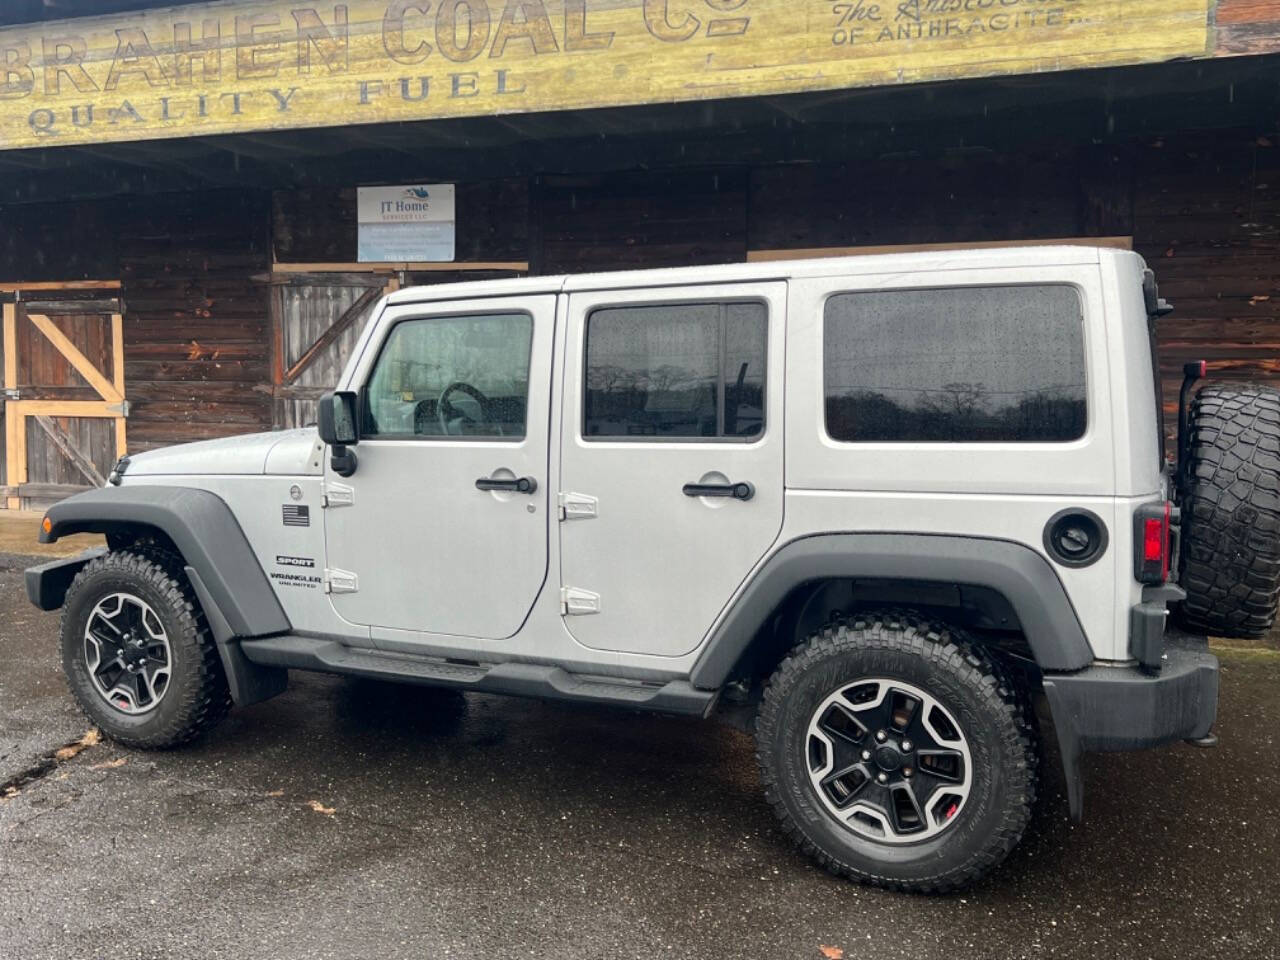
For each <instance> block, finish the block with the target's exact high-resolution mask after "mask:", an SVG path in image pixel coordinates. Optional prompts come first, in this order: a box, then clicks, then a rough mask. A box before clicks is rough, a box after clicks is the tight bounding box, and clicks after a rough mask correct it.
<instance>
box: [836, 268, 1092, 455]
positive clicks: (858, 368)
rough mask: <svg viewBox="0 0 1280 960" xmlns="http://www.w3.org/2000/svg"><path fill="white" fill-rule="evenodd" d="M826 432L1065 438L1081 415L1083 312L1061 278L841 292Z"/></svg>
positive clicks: (885, 437) (943, 438)
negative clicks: (1033, 282)
mask: <svg viewBox="0 0 1280 960" xmlns="http://www.w3.org/2000/svg"><path fill="white" fill-rule="evenodd" d="M824 321H825V324H824V331H823V376H824V393H825V401H826V422H827V433H828V435H829V436H831V437H832V439H835V440H842V441H846V442H850V443H859V442H861V443H869V442H899V441H901V442H910V441H916V442H951V443H963V442H970V443H972V442H1064V441H1069V440H1076V439H1079V438H1080V437H1082V436H1083V435H1084V432H1085V428H1086V425H1087V411H1086V405H1085V393H1086V390H1085V362H1084V314H1083V308H1082V306H1081V301H1080V296H1079V294H1078V293H1077V292H1076V290H1075V289H1074V288H1073V287H1070V286H1065V285H1061V284H1055V285H1048V284H1046V285H1039V286H1036V285H1028V286H1009V287H953V288H950V289H941V290H886V291H866V292H859V293H842V294H837V295H835V296H833V297H831V298H830V299H829V300H828V301H827V304H826V309H825V317H824Z"/></svg>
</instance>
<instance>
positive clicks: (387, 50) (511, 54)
mask: <svg viewBox="0 0 1280 960" xmlns="http://www.w3.org/2000/svg"><path fill="white" fill-rule="evenodd" d="M1208 6H1209V0H839V2H834V0H412V2H410V0H396V2H390V3H389V2H385V0H381V2H375V0H351V2H348V3H337V4H330V3H324V4H306V3H281V2H273V0H261V2H243V0H242V2H230V3H210V4H193V5H187V6H180V7H171V8H168V9H165V10H155V11H149V12H145V13H137V14H121V15H116V16H105V17H95V18H85V19H77V20H66V21H61V22H55V23H44V24H36V25H32V26H27V27H16V28H12V29H8V30H4V31H0V149H12V148H15V147H30V146H47V145H51V144H73V143H85V142H91V141H104V140H139V139H149V138H156V137H181V136H197V135H206V134H214V133H232V132H239V131H249V130H271V129H286V128H291V127H317V126H334V125H340V124H357V123H373V122H382V121H394V120H419V119H424V118H430V117H449V116H464V115H474V114H493V113H517V112H526V111H534V110H557V109H564V108H574V107H597V106H613V105H622V104H635V103H655V102H669V101H673V100H697V99H707V98H715V97H731V96H744V95H750V94H776V93H790V92H795V91H802V90H825V89H832V88H838V87H858V86H874V85H881V84H897V83H910V82H915V81H921V80H938V79H944V78H952V77H973V76H984V75H993V74H1011V73H1024V72H1033V71H1044V70H1064V69H1069V68H1075V67H1092V66H1103V65H1114V64H1129V63H1145V62H1151V61H1158V60H1165V59H1169V58H1172V57H1183V56H1192V57H1194V56H1203V55H1205V54H1206V45H1207V43H1208V38H1209V28H1208Z"/></svg>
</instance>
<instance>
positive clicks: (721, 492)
mask: <svg viewBox="0 0 1280 960" xmlns="http://www.w3.org/2000/svg"><path fill="white" fill-rule="evenodd" d="M682 489H683V490H684V495H685V496H686V497H732V498H733V499H734V500H750V499H751V498H752V497H754V496H755V495H756V488H755V485H754V484H750V483H747V482H746V481H745V480H740V481H738V482H737V483H686V484H685V485H684V487H683V488H682Z"/></svg>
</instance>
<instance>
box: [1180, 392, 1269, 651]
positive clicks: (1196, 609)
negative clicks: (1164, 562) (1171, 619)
mask: <svg viewBox="0 0 1280 960" xmlns="http://www.w3.org/2000/svg"><path fill="white" fill-rule="evenodd" d="M1188 429H1189V434H1190V451H1189V452H1190V458H1191V463H1190V468H1189V471H1188V477H1187V489H1186V491H1185V496H1184V499H1183V503H1182V549H1181V561H1180V571H1179V572H1180V577H1179V583H1180V584H1181V586H1182V588H1183V589H1184V590H1186V591H1187V599H1186V601H1185V602H1183V603H1182V604H1181V619H1182V621H1183V623H1184V624H1185V625H1186V626H1187V627H1190V628H1191V629H1194V630H1199V631H1204V632H1205V633H1209V634H1213V635H1214V636H1219V637H1240V638H1256V637H1261V636H1263V635H1264V634H1266V633H1267V631H1269V630H1270V629H1271V625H1272V624H1273V623H1274V622H1275V618H1276V604H1277V600H1280V393H1278V392H1277V391H1275V390H1272V389H1270V388H1267V387H1263V386H1258V385H1256V384H1251V383H1223V384H1210V385H1207V386H1205V387H1204V388H1203V389H1201V390H1200V392H1199V393H1198V394H1197V395H1196V397H1195V399H1194V400H1193V401H1192V404H1191V410H1190V415H1189V421H1188Z"/></svg>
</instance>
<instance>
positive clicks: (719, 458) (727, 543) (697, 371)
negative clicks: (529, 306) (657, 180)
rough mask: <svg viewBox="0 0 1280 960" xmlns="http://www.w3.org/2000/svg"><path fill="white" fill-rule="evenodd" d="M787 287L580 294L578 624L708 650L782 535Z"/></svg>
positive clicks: (623, 643) (571, 430)
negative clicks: (731, 605)
mask: <svg viewBox="0 0 1280 960" xmlns="http://www.w3.org/2000/svg"><path fill="white" fill-rule="evenodd" d="M785 309H786V284H785V283H780V282H772V283H746V284H730V285H718V286H701V287H687V288H665V289H660V290H642V291H628V292H626V293H625V294H623V293H620V292H619V291H609V292H607V293H581V294H579V293H575V294H572V295H571V297H570V300H569V316H568V330H567V337H568V345H567V350H566V361H565V369H566V371H567V375H566V377H565V396H564V411H565V415H564V426H563V437H562V448H561V449H562V458H563V460H562V468H561V469H562V479H561V485H560V486H561V491H562V493H561V496H562V498H563V501H564V507H563V516H564V517H565V519H564V521H563V522H562V523H561V524H560V542H561V572H562V577H563V582H562V589H563V591H564V593H563V605H562V609H564V610H565V612H566V616H565V624H566V626H567V627H568V629H569V631H570V632H571V633H572V634H573V636H574V637H575V638H576V639H577V640H578V642H580V643H582V644H584V645H586V646H588V647H594V648H596V649H601V650H613V651H620V652H628V653H642V654H653V655H658V656H668V657H674V656H680V655H682V654H686V653H689V652H690V651H692V650H693V649H694V648H695V647H696V646H697V645H698V643H699V642H700V641H701V639H702V637H703V636H704V635H705V634H706V632H707V631H708V630H709V629H710V627H711V625H712V623H713V622H714V621H715V619H716V616H717V614H718V613H719V612H720V610H721V609H722V608H723V607H724V605H725V602H726V601H727V600H728V599H729V597H730V596H731V595H732V594H733V592H734V591H735V590H736V589H737V588H738V586H739V585H740V584H741V583H742V581H743V580H744V579H745V578H746V576H747V574H748V573H749V572H750V571H751V569H752V567H753V566H754V565H755V564H756V563H757V562H758V561H759V560H760V558H761V557H762V556H763V555H764V554H765V553H766V552H767V551H768V549H769V547H770V545H771V544H772V543H773V542H774V540H775V539H777V536H778V533H779V531H780V530H781V527H782V499H783V489H782V449H783V445H782V439H783V437H782V366H783V365H782V359H783V342H782V341H783V337H782V330H783V315H784V311H785Z"/></svg>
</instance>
